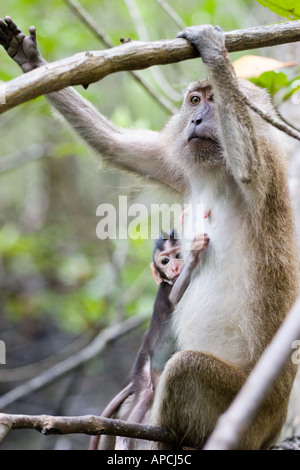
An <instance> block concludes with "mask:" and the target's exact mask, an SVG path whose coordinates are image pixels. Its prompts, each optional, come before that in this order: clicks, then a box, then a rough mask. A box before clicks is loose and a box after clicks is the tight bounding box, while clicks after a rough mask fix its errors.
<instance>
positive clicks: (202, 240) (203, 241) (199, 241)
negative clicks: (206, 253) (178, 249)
mask: <svg viewBox="0 0 300 470" xmlns="http://www.w3.org/2000/svg"><path fill="white" fill-rule="evenodd" d="M208 243H209V238H208V236H207V234H206V233H204V234H200V235H196V237H195V238H194V240H193V242H192V244H191V251H198V250H201V249H202V248H203V246H204V245H208Z"/></svg>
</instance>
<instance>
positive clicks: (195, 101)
mask: <svg viewBox="0 0 300 470" xmlns="http://www.w3.org/2000/svg"><path fill="white" fill-rule="evenodd" d="M200 101H201V100H200V96H198V95H194V96H192V97H191V98H190V103H191V104H192V105H193V106H196V105H197V104H199V103H200Z"/></svg>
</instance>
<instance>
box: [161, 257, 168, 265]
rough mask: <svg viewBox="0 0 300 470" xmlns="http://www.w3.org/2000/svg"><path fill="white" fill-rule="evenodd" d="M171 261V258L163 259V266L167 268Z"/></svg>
mask: <svg viewBox="0 0 300 470" xmlns="http://www.w3.org/2000/svg"><path fill="white" fill-rule="evenodd" d="M169 261H170V260H169V258H163V259H162V260H161V264H163V265H164V266H166V264H168V262H169Z"/></svg>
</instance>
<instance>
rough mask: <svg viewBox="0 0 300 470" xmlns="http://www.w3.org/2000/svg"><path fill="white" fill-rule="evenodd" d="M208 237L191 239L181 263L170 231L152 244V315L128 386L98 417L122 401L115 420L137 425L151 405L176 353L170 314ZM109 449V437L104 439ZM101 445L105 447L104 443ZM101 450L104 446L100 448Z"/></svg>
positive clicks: (119, 443)
mask: <svg viewBox="0 0 300 470" xmlns="http://www.w3.org/2000/svg"><path fill="white" fill-rule="evenodd" d="M208 244H209V238H208V237H207V235H206V234H204V235H198V236H197V237H195V239H194V241H193V243H192V245H191V250H190V253H189V256H188V259H187V260H186V262H185V263H184V261H183V259H182V256H181V243H180V240H179V239H178V238H176V235H175V232H174V230H172V231H171V233H170V234H169V235H164V234H162V235H161V236H160V237H159V238H157V240H156V241H155V245H154V250H153V257H152V258H153V259H152V263H151V264H150V267H151V270H152V275H153V278H154V280H155V282H156V283H157V285H158V286H159V288H158V292H157V295H156V299H155V302H154V309H153V315H152V318H151V322H150V326H149V329H148V331H147V332H146V334H145V336H144V339H143V342H142V345H141V348H140V350H139V352H138V355H137V358H136V360H135V364H134V366H133V369H132V372H131V374H130V380H129V384H128V385H127V386H126V387H125V388H124V389H123V390H121V392H119V393H118V394H117V395H116V396H115V397H114V398H113V399H112V401H111V402H110V403H109V404H108V405H107V406H106V408H105V409H104V411H103V413H102V414H101V416H104V417H107V418H110V417H111V416H112V415H113V414H114V413H115V412H116V411H117V410H118V408H119V407H120V405H121V404H123V403H124V400H125V399H126V398H128V397H130V398H129V400H128V402H125V403H124V405H123V407H122V408H121V410H120V412H119V414H118V417H120V418H122V419H125V418H126V420H127V421H130V422H133V423H140V422H142V421H143V419H144V418H145V415H146V413H147V412H148V411H149V409H150V408H151V406H152V403H153V398H154V394H155V389H156V385H157V382H158V380H159V377H160V375H161V373H162V371H163V369H164V367H165V365H166V363H167V361H168V360H169V359H170V357H171V356H172V355H173V354H174V353H175V352H176V341H175V338H174V335H173V333H172V325H171V320H172V317H171V314H172V312H173V309H174V306H175V305H176V304H177V303H178V302H179V301H180V299H181V298H182V296H183V294H184V292H185V291H186V289H187V287H188V285H189V282H190V280H191V275H192V272H193V271H194V269H195V267H196V265H197V263H198V261H199V256H200V253H201V252H203V251H204V250H206V249H207V247H208ZM108 442H109V444H108V445H109V446H112V445H113V444H112V438H109V440H108ZM98 444H99V436H93V437H92V438H91V443H90V449H91V450H96V449H97V447H98ZM104 445H105V444H104ZM130 446H131V439H130V438H125V437H124V438H121V437H119V438H117V439H116V444H115V446H114V448H115V449H116V450H129V449H130ZM103 447H104V446H103Z"/></svg>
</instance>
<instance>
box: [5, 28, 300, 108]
mask: <svg viewBox="0 0 300 470" xmlns="http://www.w3.org/2000/svg"><path fill="white" fill-rule="evenodd" d="M225 39H226V47H227V49H228V51H229V52H234V51H241V50H248V49H253V48H259V47H266V46H275V45H278V44H284V43H289V42H296V41H299V40H300V20H299V21H291V22H289V23H278V24H273V25H269V26H259V27H255V28H248V29H243V30H236V31H231V32H229V33H225ZM195 57H198V53H197V51H196V50H195V48H194V47H193V46H192V45H191V44H189V43H188V42H187V41H185V40H184V39H172V40H164V41H156V42H134V41H133V42H129V43H126V44H122V45H121V46H117V47H114V48H112V49H108V50H105V51H92V52H81V53H79V54H75V55H74V56H72V57H69V58H67V59H63V60H60V61H57V62H53V63H51V64H47V65H44V66H43V67H39V68H37V69H35V70H32V71H31V72H29V73H27V74H25V75H23V76H21V77H18V78H15V79H13V80H10V81H9V82H7V83H5V84H3V85H1V87H0V96H4V97H5V100H6V103H5V104H0V113H3V112H5V111H7V110H8V109H11V108H13V107H14V106H17V105H19V104H21V103H24V102H25V101H28V100H30V99H33V98H36V97H37V96H40V95H43V94H45V93H50V92H52V91H57V90H61V89H62V88H65V87H67V86H69V85H79V84H82V83H84V84H88V83H93V82H96V81H98V80H101V79H102V78H103V77H105V76H107V75H109V74H111V73H116V72H120V71H124V70H137V69H144V68H147V67H151V66H152V65H162V64H171V63H175V62H180V61H183V60H187V59H193V58H195ZM2 87H3V88H2ZM3 92H4V93H3Z"/></svg>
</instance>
